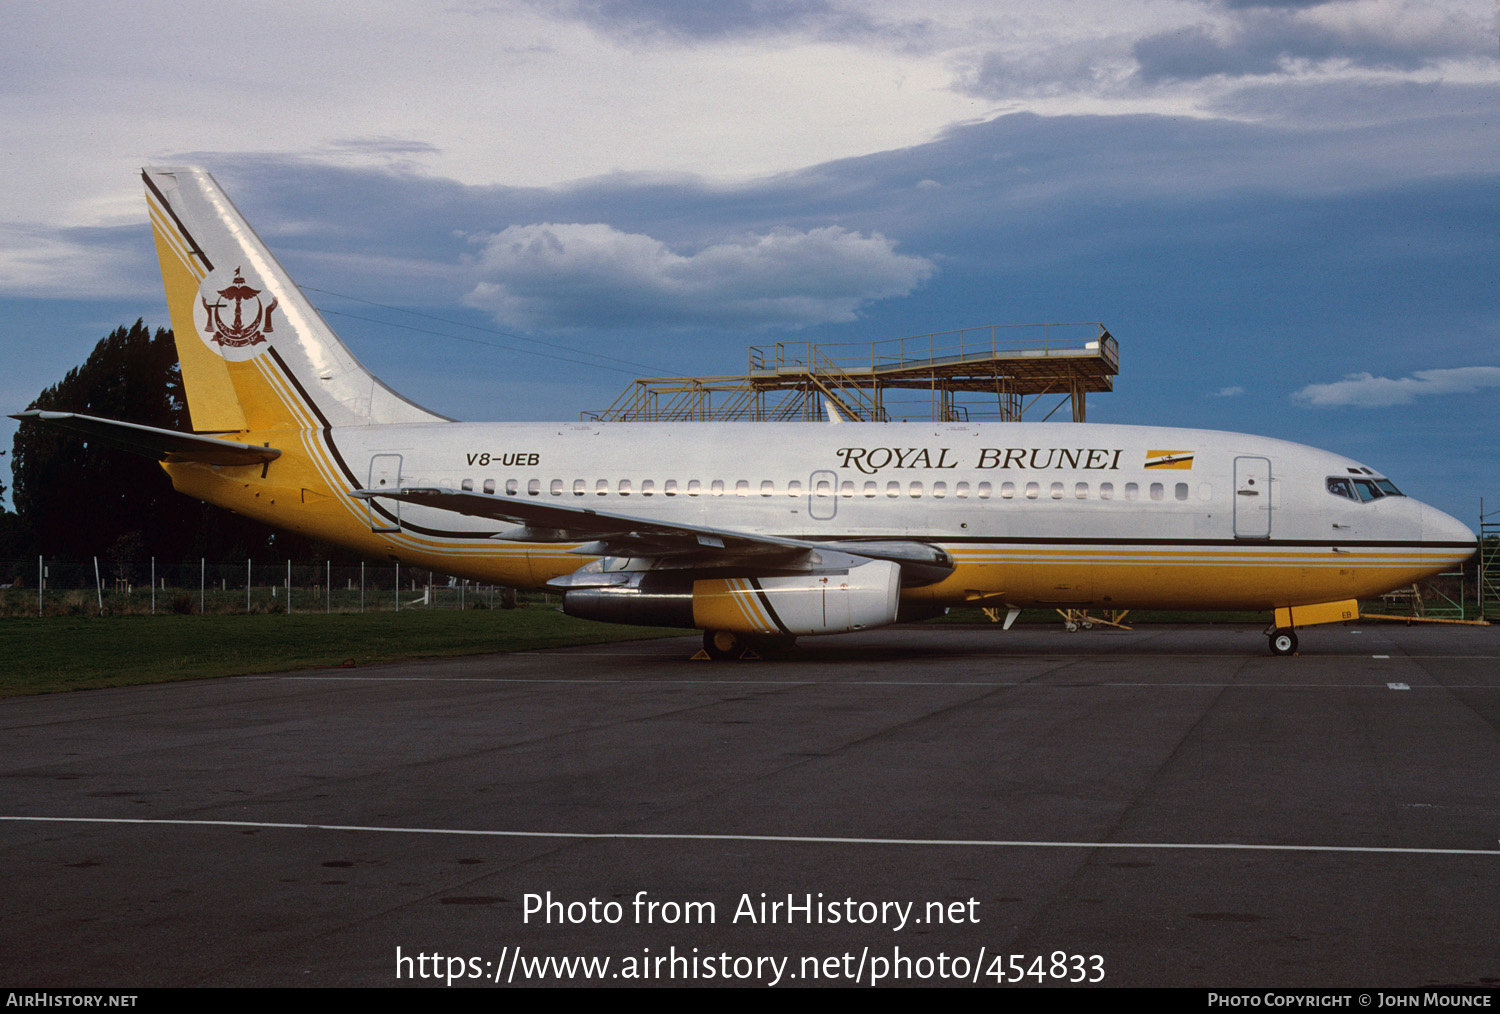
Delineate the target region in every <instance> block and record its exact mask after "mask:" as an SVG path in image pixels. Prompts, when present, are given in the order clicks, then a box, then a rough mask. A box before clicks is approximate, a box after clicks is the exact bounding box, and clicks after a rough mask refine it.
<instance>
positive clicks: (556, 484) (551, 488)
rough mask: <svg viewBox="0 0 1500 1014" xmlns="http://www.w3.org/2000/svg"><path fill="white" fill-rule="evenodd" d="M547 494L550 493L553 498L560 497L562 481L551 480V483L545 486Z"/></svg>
mask: <svg viewBox="0 0 1500 1014" xmlns="http://www.w3.org/2000/svg"><path fill="white" fill-rule="evenodd" d="M547 492H549V493H551V494H552V495H553V496H562V495H563V481H562V480H561V479H553V480H552V482H551V483H550V484H549V485H548V486H547Z"/></svg>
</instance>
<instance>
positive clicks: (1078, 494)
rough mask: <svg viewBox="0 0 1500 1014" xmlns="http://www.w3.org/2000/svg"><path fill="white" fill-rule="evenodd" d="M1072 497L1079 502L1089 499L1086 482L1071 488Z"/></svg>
mask: <svg viewBox="0 0 1500 1014" xmlns="http://www.w3.org/2000/svg"><path fill="white" fill-rule="evenodd" d="M1073 496H1074V497H1075V498H1076V499H1079V500H1087V499H1088V498H1089V484H1088V483H1086V482H1080V483H1078V484H1077V485H1076V486H1074V487H1073Z"/></svg>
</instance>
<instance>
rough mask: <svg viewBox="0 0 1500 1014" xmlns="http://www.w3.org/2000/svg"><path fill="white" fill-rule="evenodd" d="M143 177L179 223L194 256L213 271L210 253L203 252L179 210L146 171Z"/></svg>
mask: <svg viewBox="0 0 1500 1014" xmlns="http://www.w3.org/2000/svg"><path fill="white" fill-rule="evenodd" d="M141 179H142V180H144V181H145V183H146V189H148V190H150V191H151V192H152V193H153V194H155V195H156V200H157V203H159V204H160V205H161V206H162V209H163V210H165V211H166V213H167V214H169V215H171V216H172V221H173V222H175V223H176V224H177V231H178V232H180V233H182V238H183V239H185V240H187V241H188V246H190V247H192V248H193V254H194V256H196V257H197V258H198V259H199V260H200V261H202V262H203V266H204V267H206V268H208V270H210V271H212V270H213V269H214V265H213V261H211V260H209V259H208V254H206V253H204V252H203V248H202V247H201V246H199V245H198V241H197V240H196V239H194V238H193V234H192V233H190V232H188V230H187V226H185V225H183V224H182V219H180V218H178V217H177V212H175V211H173V210H172V204H171V202H170V201H168V200H167V199H166V197H164V196H163V195H162V192H161V191H160V190H158V189H156V184H155V183H152V182H151V177H150V176H147V175H146V174H145V173H144V172H142V173H141Z"/></svg>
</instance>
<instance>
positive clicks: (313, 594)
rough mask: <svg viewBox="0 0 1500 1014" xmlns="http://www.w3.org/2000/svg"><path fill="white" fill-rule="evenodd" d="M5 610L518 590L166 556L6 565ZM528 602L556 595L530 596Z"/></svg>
mask: <svg viewBox="0 0 1500 1014" xmlns="http://www.w3.org/2000/svg"><path fill="white" fill-rule="evenodd" d="M0 575H3V582H4V587H3V588H0V615H4V616H88V615H104V614H109V615H116V616H118V615H132V614H134V615H150V614H158V613H176V614H198V613H213V614H220V615H224V614H232V613H362V612H376V611H387V612H389V611H394V610H398V609H510V608H514V607H515V606H516V604H517V594H516V590H515V589H514V588H507V587H503V586H500V585H493V584H480V583H479V582H477V581H470V580H466V579H464V578H458V577H453V576H451V575H447V574H442V573H439V572H437V571H432V570H427V569H423V568H413V567H403V566H401V565H400V564H396V563H386V564H374V563H364V564H358V565H354V566H347V565H345V566H336V565H334V564H332V563H329V562H327V561H324V562H312V563H299V562H297V561H288V560H282V561H275V562H273V561H263V562H256V561H255V560H240V561H231V562H220V561H211V560H206V559H199V560H186V561H181V560H173V561H167V560H159V559H157V558H155V557H147V558H145V559H143V560H140V561H133V562H131V563H130V564H127V565H122V564H120V563H118V562H115V561H111V560H108V559H104V558H96V559H93V560H90V561H87V562H83V563H79V562H77V561H64V560H48V559H47V558H46V557H45V556H42V557H37V558H35V559H31V560H10V561H5V562H0ZM524 600H525V601H536V602H547V601H551V597H550V596H546V595H536V594H528V595H526V596H525V597H524Z"/></svg>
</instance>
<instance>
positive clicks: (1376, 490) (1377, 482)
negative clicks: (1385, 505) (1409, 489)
mask: <svg viewBox="0 0 1500 1014" xmlns="http://www.w3.org/2000/svg"><path fill="white" fill-rule="evenodd" d="M1328 492H1330V493H1332V494H1333V495H1334V496H1341V497H1345V498H1346V499H1349V500H1357V501H1359V502H1360V503H1369V502H1370V501H1371V500H1379V499H1380V498H1381V497H1383V496H1405V495H1406V494H1405V493H1402V492H1401V491H1400V490H1399V489H1397V488H1396V484H1395V483H1393V482H1391V480H1389V479H1363V478H1361V479H1351V478H1349V477H1348V476H1343V475H1330V476H1329V477H1328Z"/></svg>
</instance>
